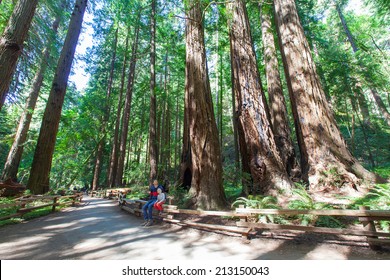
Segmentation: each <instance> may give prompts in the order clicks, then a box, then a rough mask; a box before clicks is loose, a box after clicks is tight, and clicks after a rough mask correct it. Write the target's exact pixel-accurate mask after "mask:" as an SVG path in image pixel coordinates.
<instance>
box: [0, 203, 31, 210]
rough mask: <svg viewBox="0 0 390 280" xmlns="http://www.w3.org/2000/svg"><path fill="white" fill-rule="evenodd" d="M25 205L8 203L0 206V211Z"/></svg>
mask: <svg viewBox="0 0 390 280" xmlns="http://www.w3.org/2000/svg"><path fill="white" fill-rule="evenodd" d="M23 204H26V202H15V203H8V204H0V209H5V208H10V207H14V206H20V205H23Z"/></svg>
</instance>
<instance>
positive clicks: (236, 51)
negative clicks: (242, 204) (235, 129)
mask: <svg viewBox="0 0 390 280" xmlns="http://www.w3.org/2000/svg"><path fill="white" fill-rule="evenodd" d="M227 7H228V11H229V13H230V23H229V26H230V47H231V53H232V57H231V59H232V68H233V87H234V91H235V98H236V105H237V108H236V110H237V112H236V115H237V117H238V122H239V124H240V125H239V129H242V130H243V131H242V132H241V133H243V137H244V138H245V144H246V149H247V154H248V157H249V160H250V162H249V167H250V170H251V175H252V178H253V182H254V191H253V192H255V193H257V192H259V193H261V194H275V195H276V194H278V193H280V192H283V193H285V194H288V193H289V191H290V189H291V187H292V182H291V181H290V179H289V177H288V175H287V172H286V171H285V169H284V167H283V164H282V161H281V159H280V156H279V152H278V150H277V147H276V144H275V140H274V135H273V132H272V129H271V123H270V120H269V117H268V114H267V104H266V101H265V96H264V93H263V91H262V88H261V81H260V76H259V73H258V70H257V62H256V56H255V52H254V49H253V44H252V38H251V33H250V27H249V20H248V15H247V12H246V7H245V3H244V1H243V0H236V1H234V2H231V3H229V4H227ZM240 145H241V143H240ZM241 151H242V148H241Z"/></svg>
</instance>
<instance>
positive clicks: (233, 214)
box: [164, 209, 248, 217]
mask: <svg viewBox="0 0 390 280" xmlns="http://www.w3.org/2000/svg"><path fill="white" fill-rule="evenodd" d="M164 212H168V213H176V214H189V215H200V216H219V217H225V216H228V217H246V216H248V215H247V214H244V213H236V212H233V211H201V210H190V209H164Z"/></svg>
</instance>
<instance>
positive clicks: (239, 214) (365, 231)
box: [119, 199, 390, 249]
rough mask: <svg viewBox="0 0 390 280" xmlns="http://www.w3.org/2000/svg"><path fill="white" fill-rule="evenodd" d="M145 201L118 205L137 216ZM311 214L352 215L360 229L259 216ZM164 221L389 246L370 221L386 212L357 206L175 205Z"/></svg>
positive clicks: (388, 214)
mask: <svg viewBox="0 0 390 280" xmlns="http://www.w3.org/2000/svg"><path fill="white" fill-rule="evenodd" d="M145 202H146V201H144V200H129V199H123V200H120V201H119V205H120V207H121V208H122V209H123V210H125V211H127V212H129V213H132V214H135V215H138V216H141V213H142V209H141V208H142V206H143V205H144V203H145ZM175 214H187V215H195V216H199V217H206V216H216V217H221V218H222V217H231V218H234V219H235V220H236V222H235V224H234V225H229V226H225V225H218V224H209V223H200V222H195V221H190V220H187V219H185V218H182V219H180V220H179V219H175V217H174V215H175ZM304 214H307V215H315V216H332V217H333V216H338V217H353V218H355V219H357V221H358V222H360V223H361V224H362V227H361V228H360V229H342V228H328V227H315V226H303V225H293V224H273V223H263V222H260V221H259V219H258V217H259V215H284V216H296V215H304ZM156 217H157V219H161V220H163V221H164V222H168V223H173V224H177V225H181V226H189V227H195V228H199V229H206V230H213V231H227V232H234V233H238V234H241V235H242V236H243V237H244V238H248V237H249V235H250V234H251V233H254V232H257V231H264V230H269V231H277V230H283V231H286V230H287V231H303V232H314V233H321V234H335V235H356V236H366V237H367V242H368V244H369V245H370V247H371V248H372V249H379V248H380V246H381V245H387V246H388V245H390V233H388V232H384V231H379V230H377V228H376V226H375V223H374V221H381V220H390V211H382V210H369V209H366V208H361V209H359V210H292V209H252V208H244V207H243V205H241V206H240V208H236V209H235V211H200V210H189V209H178V207H177V206H175V205H169V204H168V205H164V215H163V216H162V217H158V216H156Z"/></svg>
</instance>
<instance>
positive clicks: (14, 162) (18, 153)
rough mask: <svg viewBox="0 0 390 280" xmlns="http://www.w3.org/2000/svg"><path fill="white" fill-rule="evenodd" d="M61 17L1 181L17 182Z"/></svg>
mask: <svg viewBox="0 0 390 280" xmlns="http://www.w3.org/2000/svg"><path fill="white" fill-rule="evenodd" d="M60 19H61V17H60V15H59V14H58V15H57V17H56V19H55V20H54V22H53V25H52V31H53V35H52V36H51V37H50V38H49V41H48V45H47V47H46V48H45V50H44V51H43V56H42V60H41V64H40V66H39V69H38V71H37V73H36V74H35V77H34V82H33V84H32V88H31V90H30V93H29V94H28V97H27V100H26V106H25V109H24V111H23V114H22V116H21V117H20V121H19V125H18V129H17V131H16V135H15V139H14V142H13V143H12V146H11V149H10V151H9V153H8V157H7V161H6V163H5V165H4V169H3V173H2V176H1V179H2V180H3V181H5V180H8V179H11V180H13V181H14V182H17V174H18V169H19V165H20V161H21V159H22V154H23V148H24V145H25V142H26V139H27V133H28V130H29V128H30V124H31V118H32V115H33V113H34V109H35V105H36V103H37V100H38V96H39V92H40V90H41V87H42V84H43V78H44V75H45V72H46V68H47V64H48V60H49V57H50V48H51V46H52V44H53V42H54V40H55V36H56V34H57V31H58V26H59V23H60Z"/></svg>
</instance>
